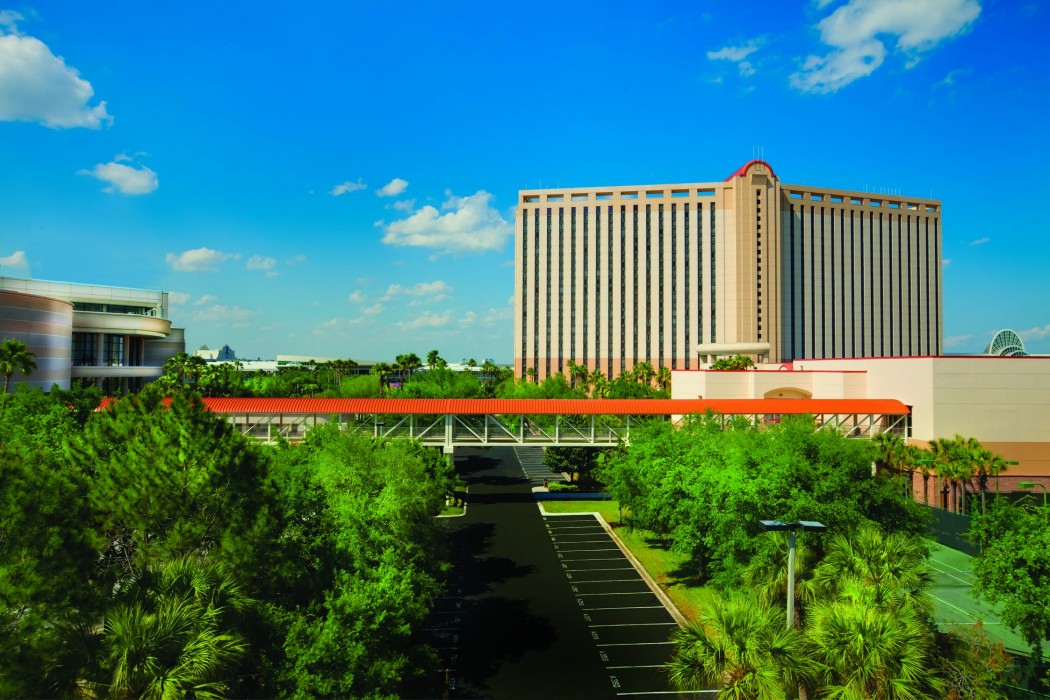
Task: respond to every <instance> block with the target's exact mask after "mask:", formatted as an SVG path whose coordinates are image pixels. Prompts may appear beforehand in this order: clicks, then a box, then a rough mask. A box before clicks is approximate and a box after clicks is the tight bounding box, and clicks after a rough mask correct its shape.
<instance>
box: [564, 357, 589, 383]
mask: <svg viewBox="0 0 1050 700" xmlns="http://www.w3.org/2000/svg"><path fill="white" fill-rule="evenodd" d="M568 367H569V378H570V379H571V380H572V387H573V388H574V389H575V388H576V387H577V386H579V385H580V384H582V385H583V386H584V387H586V385H587V378H588V377H589V376H590V371H589V370H588V369H587V365H583V364H580V365H578V364H576V361H575V360H573V359H571V358H570V359H569V361H568Z"/></svg>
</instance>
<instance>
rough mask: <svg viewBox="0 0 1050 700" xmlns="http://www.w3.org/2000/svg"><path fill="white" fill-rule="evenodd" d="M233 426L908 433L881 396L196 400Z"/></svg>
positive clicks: (514, 441) (499, 440) (431, 432)
mask: <svg viewBox="0 0 1050 700" xmlns="http://www.w3.org/2000/svg"><path fill="white" fill-rule="evenodd" d="M204 403H205V405H206V406H207V407H208V408H209V409H210V410H212V411H214V412H216V413H221V414H223V415H224V416H225V417H226V419H227V420H228V421H230V423H231V424H233V425H234V426H235V427H236V429H237V430H238V431H239V432H240V433H241V434H243V435H245V436H247V437H251V438H253V439H256V440H260V441H263V442H274V441H276V440H278V439H284V440H289V441H291V442H298V441H301V440H302V439H303V438H304V437H305V436H306V433H307V432H309V430H310V429H312V428H313V427H315V426H317V425H325V424H329V423H335V424H338V425H339V426H340V428H341V429H342V430H345V431H348V432H353V433H359V434H365V435H370V436H374V437H383V438H411V439H415V440H418V441H420V442H421V443H422V444H424V445H429V446H433V447H442V448H444V449H445V451H446V452H451V451H452V450H453V449H454V448H456V447H468V446H471V447H485V446H501V445H539V446H550V447H555V446H557V447H568V446H575V447H580V446H592V447H608V446H613V445H617V444H620V443H624V444H629V443H630V433H631V428H632V426H636V425H637V424H638V422H639V420H651V419H652V418H654V417H662V418H664V419H666V420H671V421H673V422H680V421H681V420H682V419H683V418H684V417H685V416H689V415H693V414H706V413H711V414H713V415H714V416H716V417H718V418H719V419H721V420H722V421H723V423H726V422H728V421H730V420H736V419H740V418H742V419H744V420H747V421H749V422H751V423H753V424H756V425H772V424H775V423H778V422H779V421H781V420H782V419H783V418H784V417H785V416H791V415H812V416H813V417H814V420H815V424H816V426H817V427H818V429H822V430H835V431H837V432H840V433H842V434H843V435H846V436H848V437H853V438H869V439H870V438H873V437H874V436H875V435H878V434H880V433H885V432H892V433H896V434H899V435H901V436H902V437H907V436H908V435H909V434H910V422H909V417H910V414H909V411H908V408H907V406H905V405H904V404H902V403H901V402H899V401H895V400H891V399H710V400H704V399H223V398H210V399H204Z"/></svg>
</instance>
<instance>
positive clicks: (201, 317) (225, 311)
mask: <svg viewBox="0 0 1050 700" xmlns="http://www.w3.org/2000/svg"><path fill="white" fill-rule="evenodd" d="M257 315H258V314H257V312H255V311H249V310H248V309H242V308H241V307H239V306H226V305H224V304H214V305H212V306H209V307H207V308H205V309H199V310H197V311H194V312H193V320H194V321H211V322H215V323H228V324H230V325H231V326H233V327H234V328H239V327H243V326H246V325H248V321H250V320H251V319H253V318H255V316H257Z"/></svg>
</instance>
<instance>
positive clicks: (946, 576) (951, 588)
mask: <svg viewBox="0 0 1050 700" xmlns="http://www.w3.org/2000/svg"><path fill="white" fill-rule="evenodd" d="M972 560H973V557H971V556H970V555H968V554H964V553H962V552H960V551H959V550H957V549H951V548H950V547H945V546H944V545H941V544H937V543H933V545H932V546H931V547H930V565H931V566H932V567H933V571H934V574H933V586H932V587H931V588H930V594H931V595H932V596H933V598H934V601H935V603H936V606H935V613H934V614H935V616H936V618H937V623H938V624H939V625H940V627H941V629H943V630H945V631H947V630H951V629H958V628H959V627H963V626H968V625H973V624H976V623H977V622H978V621H982V622H983V623H984V630H985V632H987V634H988V636H989V637H991V638H993V639H996V640H999V641H1001V642H1002V643H1003V645H1004V646H1005V647H1006V649H1007V650H1008V651H1010V652H1013V653H1016V654H1024V655H1027V654H1028V644H1027V643H1026V642H1025V641H1024V639H1023V638H1022V637H1021V636H1020V635H1019V634H1016V633H1015V632H1013V631H1012V630H1010V628H1009V627H1007V626H1006V625H1004V624H1003V623H1002V622H1001V621H1000V620H999V616H998V615H997V614H996V608H997V607H998V606H994V605H992V604H990V603H989V602H988V601H985V600H981V601H978V600H977V599H976V598H975V597H974V596H973V594H972V592H971V588H972V586H973V566H972V564H973V561H972Z"/></svg>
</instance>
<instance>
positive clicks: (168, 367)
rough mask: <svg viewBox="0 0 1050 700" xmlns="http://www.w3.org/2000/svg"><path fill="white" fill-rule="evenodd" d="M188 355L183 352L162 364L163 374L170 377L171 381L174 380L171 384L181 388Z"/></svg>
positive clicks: (187, 364) (184, 378)
mask: <svg viewBox="0 0 1050 700" xmlns="http://www.w3.org/2000/svg"><path fill="white" fill-rule="evenodd" d="M189 361H190V355H189V354H188V353H185V352H180V353H179V354H177V355H172V356H171V357H169V358H168V359H167V361H166V362H165V363H164V368H163V369H164V374H165V375H170V377H171V379H172V380H174V381H172V382H171V383H172V384H173V385H178V386H180V387H181V386H182V385H183V384H184V383H185V382H186V371H187V369H188V366H189Z"/></svg>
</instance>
